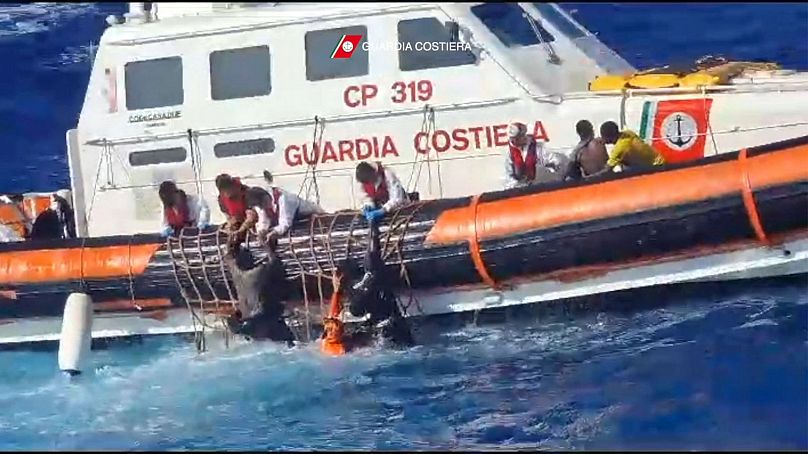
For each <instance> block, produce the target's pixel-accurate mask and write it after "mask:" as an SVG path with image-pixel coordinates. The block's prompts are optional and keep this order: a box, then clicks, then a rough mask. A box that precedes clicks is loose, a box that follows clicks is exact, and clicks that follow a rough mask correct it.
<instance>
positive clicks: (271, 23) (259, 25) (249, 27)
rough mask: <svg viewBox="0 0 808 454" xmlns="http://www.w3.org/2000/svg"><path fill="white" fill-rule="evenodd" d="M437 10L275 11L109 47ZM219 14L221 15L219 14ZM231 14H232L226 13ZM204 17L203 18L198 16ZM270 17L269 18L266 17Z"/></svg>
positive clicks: (414, 7) (416, 7) (425, 7)
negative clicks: (262, 16)
mask: <svg viewBox="0 0 808 454" xmlns="http://www.w3.org/2000/svg"><path fill="white" fill-rule="evenodd" d="M435 8H439V5H437V4H429V3H425V4H415V5H404V6H392V7H389V8H379V7H376V8H368V9H367V10H350V11H341V12H338V13H334V14H326V15H301V14H300V13H296V14H291V13H290V18H289V19H287V20H279V19H278V14H282V13H279V12H277V11H269V10H268V13H271V14H272V15H273V16H274V19H269V20H267V21H262V22H255V23H251V24H244V25H232V26H228V27H220V28H211V29H208V30H192V31H187V32H179V33H166V34H162V35H153V36H148V37H142V38H131V39H119V40H115V41H110V42H109V45H111V46H136V45H139V44H149V43H157V42H163V41H173V40H178V39H188V38H199V37H205V36H214V35H221V34H225V33H236V32H245V31H254V30H262V29H268V28H274V27H281V26H288V25H300V24H308V23H313V22H320V21H326V20H338V19H347V18H359V17H366V16H376V15H379V14H380V13H385V14H389V13H399V12H409V11H422V10H430V9H435ZM255 13H256V11H255V10H251V11H250V16H254V15H255ZM219 14H221V13H219ZM227 14H231V15H232V14H233V13H227ZM199 17H205V16H199ZM268 17H271V16H268Z"/></svg>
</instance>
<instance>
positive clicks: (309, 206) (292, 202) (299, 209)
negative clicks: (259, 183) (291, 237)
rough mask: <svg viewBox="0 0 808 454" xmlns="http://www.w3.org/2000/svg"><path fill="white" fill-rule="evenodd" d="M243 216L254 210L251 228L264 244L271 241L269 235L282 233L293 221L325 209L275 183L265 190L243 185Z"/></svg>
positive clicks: (249, 216)
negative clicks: (244, 210)
mask: <svg viewBox="0 0 808 454" xmlns="http://www.w3.org/2000/svg"><path fill="white" fill-rule="evenodd" d="M246 199H247V218H248V220H249V218H251V217H252V216H251V215H252V213H250V212H251V211H253V212H255V214H256V216H257V219H256V221H255V231H256V233H257V234H258V237H259V238H260V240H261V241H262V242H263V243H264V244H272V242H273V239H276V238H278V237H280V236H283V235H285V234H286V233H287V232H288V231H289V229H290V228H291V227H292V225H293V224H294V223H295V221H297V220H300V219H305V218H307V217H310V216H312V215H314V214H322V213H325V211H324V210H323V209H322V208H321V207H320V206H319V205H317V204H316V203H314V202H310V201H308V200H306V199H303V198H301V197H298V196H297V194H293V193H291V192H289V191H286V190H284V189H281V188H279V187H277V186H270V187H269V191H267V190H265V189H263V188H259V187H250V188H249V189H247V196H246Z"/></svg>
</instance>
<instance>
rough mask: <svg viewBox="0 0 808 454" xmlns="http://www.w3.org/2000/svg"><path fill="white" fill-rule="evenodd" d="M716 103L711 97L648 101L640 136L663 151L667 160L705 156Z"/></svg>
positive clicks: (678, 160) (687, 159) (686, 159)
mask: <svg viewBox="0 0 808 454" xmlns="http://www.w3.org/2000/svg"><path fill="white" fill-rule="evenodd" d="M712 104H713V100H712V99H709V98H699V99H681V100H670V101H657V102H652V101H646V102H645V104H644V105H643V109H642V122H641V124H640V137H642V139H643V140H645V141H646V142H648V143H650V144H651V146H652V147H654V149H656V150H657V151H658V152H660V153H662V155H663V156H664V157H665V161H666V162H683V161H690V160H693V159H700V158H703V157H704V147H705V144H706V143H707V136H708V134H709V132H708V125H709V122H710V108H711V107H712Z"/></svg>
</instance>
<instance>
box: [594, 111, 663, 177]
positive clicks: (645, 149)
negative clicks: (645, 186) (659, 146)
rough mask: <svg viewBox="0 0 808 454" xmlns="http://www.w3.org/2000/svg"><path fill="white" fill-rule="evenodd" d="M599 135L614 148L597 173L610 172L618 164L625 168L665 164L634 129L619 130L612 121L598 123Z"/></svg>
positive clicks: (641, 167) (645, 167)
mask: <svg viewBox="0 0 808 454" xmlns="http://www.w3.org/2000/svg"><path fill="white" fill-rule="evenodd" d="M600 136H601V138H602V139H603V142H604V143H607V144H614V148H613V149H612V151H611V152H610V153H609V160H608V161H606V166H605V167H604V168H603V169H602V170H601V171H600V172H598V175H599V174H603V173H608V172H612V171H614V168H615V167H616V166H618V165H619V166H621V167H622V169H623V170H625V169H650V168H652V167H654V166H661V165H664V164H665V158H664V157H662V155H661V154H659V152H657V151H656V150H654V148H653V147H651V145H648V144H647V143H645V142H644V141H643V140H642V139H640V137H639V136H637V134H636V133H635V132H634V131H629V130H627V129H626V130H624V131H622V132H621V131H620V129H619V128H618V127H617V123H615V122H613V121H607V122H606V123H603V124H602V125H600Z"/></svg>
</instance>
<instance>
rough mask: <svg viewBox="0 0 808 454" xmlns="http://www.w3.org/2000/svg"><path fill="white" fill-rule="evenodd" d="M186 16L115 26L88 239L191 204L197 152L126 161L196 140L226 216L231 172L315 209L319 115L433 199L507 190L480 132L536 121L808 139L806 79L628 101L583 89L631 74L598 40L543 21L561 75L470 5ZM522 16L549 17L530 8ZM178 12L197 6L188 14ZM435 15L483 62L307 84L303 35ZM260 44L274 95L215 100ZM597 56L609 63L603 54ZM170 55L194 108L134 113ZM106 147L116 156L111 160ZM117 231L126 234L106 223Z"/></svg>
mask: <svg viewBox="0 0 808 454" xmlns="http://www.w3.org/2000/svg"><path fill="white" fill-rule="evenodd" d="M168 5H170V4H168V3H167V4H164V5H161V6H160V8H165V7H167V6H168ZM178 5H179V4H178ZM187 5H188V6H185V4H184V5H183V6H182V7H180V6H177V8H179V9H176V10H175V12H176V13H177V14H176V15H174V16H172V17H168V16H166V17H164V18H163V19H161V20H159V21H157V22H152V23H147V24H142V25H120V26H114V27H110V28H108V29H107V30H106V32H105V33H104V35H103V37H102V39H101V43H100V46H99V50H98V54H97V57H96V60H95V65H94V68H93V70H92V73H91V77H90V81H89V84H88V90H87V94H86V97H85V101H84V106H83V108H82V112H81V116H80V120H79V124H78V128H77V129H78V133H77V137H76V139H75V142H74V143H76V144H77V146H76V147H71V148H77V150H76V151H75V153H76V156H75V157H74V158H73V159H71V160H70V164H71V167H72V166H79V167H80V169H79V170H78V171H77V170H75V169H74V170H73V171H72V173H71V181H72V185H73V189H74V193H75V194H76V197H77V198H82V200H81V201H78V200H77V203H76V206H77V208H78V210H77V218H82V217H84V216H86V215H87V214H88V213H89V210H90V206H92V207H93V208H92V214H91V215H90V216H88V217H89V218H90V219H89V221H88V222H87V234H89V235H90V236H105V235H118V234H134V233H143V232H152V231H154V229H155V227H154V219H155V218H157V217H159V209H160V204H159V201H158V198H157V186H158V185H159V184H160V182H161V181H162V180H164V179H169V178H171V179H174V180H176V181H178V182H179V183H180V186H181V187H183V188H184V189H185V190H186V191H192V192H195V190H194V187H195V186H194V172H193V170H192V167H191V158H190V154H189V157H188V158H187V159H186V161H185V162H182V163H175V164H160V165H151V166H141V167H131V166H130V165H129V162H128V160H127V158H128V155H129V153H131V152H133V151H141V150H148V149H159V148H168V147H186V148H187V147H188V138H187V130H188V129H189V128H190V129H193V130H194V131H196V132H197V134H198V140H197V144H196V146H198V148H199V155H200V162H201V164H200V179H201V181H202V195H203V196H204V197H205V199H206V200H207V201H208V203H209V204H210V205H211V206H214V207H215V200H216V199H215V197H216V189H215V187H214V185H213V179H214V178H215V177H216V175H217V174H219V173H222V172H226V173H229V174H231V175H239V176H242V177H243V179H244V180H245V181H246V183H247V184H262V175H261V172H262V171H263V170H264V169H267V170H270V171H271V172H272V174H273V175H274V176H275V181H276V183H277V184H278V185H280V186H282V187H283V188H285V189H287V190H289V191H295V192H301V193H302V194H303V196H305V197H308V198H310V199H312V200H313V199H314V194H313V192H309V191H308V190H307V189H303V188H304V185H308V184H310V183H311V179H310V178H309V180H306V178H305V177H306V171H307V167H308V166H307V165H305V164H300V162H301V159H300V155H301V153H300V151H299V148H300V147H302V146H303V145H304V144H307V146H308V147H312V141H313V136H314V132H315V123H314V117H315V116H318V117H319V118H321V119H324V120H325V127H324V130H323V131H322V141H323V142H322V143H323V147H325V146H326V145H325V144H326V142H330V143H331V144H332V146H333V147H334V148H335V150H336V149H338V147H339V144H340V142H341V141H342V142H343V143H348V142H352V143H354V146H356V145H355V144H356V140H357V139H367V140H370V141H371V142H372V141H373V140H377V141H379V148H380V149H381V148H382V146H381V145H382V144H383V143H384V138H385V137H386V136H387V137H389V138H390V141H391V143H393V144H394V145H395V152H388V153H385V154H384V156H381V155H374V156H373V157H372V158H371V159H379V160H381V161H382V162H383V163H384V165H385V166H386V167H388V168H391V169H394V171H395V172H396V173H397V174H398V176H399V178H400V179H401V180H402V181H403V182H405V184H407V186H408V187H407V189H408V190H410V191H414V190H417V191H418V192H419V193H420V195H421V198H422V199H436V198H447V197H459V196H467V195H470V194H476V193H480V192H484V191H492V190H499V189H502V187H503V181H502V178H501V175H500V174H499V172H498V171H497V170H496V169H499V168H501V166H502V161H503V156H504V153H505V151H506V147H504V146H497V145H496V144H495V143H494V141H493V140H490V139H489V138H488V136H489V135H492V136H493V134H494V132H495V131H492V130H490V129H483V130H481V131H479V132H473V131H472V130H471V128H475V127H488V128H491V127H493V126H496V125H506V124H508V123H509V122H511V121H514V120H520V121H523V122H525V123H526V124H527V125H529V130H530V131H531V132H533V128H534V126H535V123H536V122H537V121H541V122H542V125H543V127H544V129H545V131H546V133H547V136H548V139H549V140H548V143H547V148H548V149H549V150H553V151H559V152H562V153H568V152H569V151H570V150H571V149H572V147H573V146H574V145H575V144H576V143H577V141H578V137H577V135H576V134H575V123H576V122H577V121H578V120H580V119H584V118H585V119H588V120H589V121H591V122H592V123H593V125H595V127H596V128H598V126H599V125H600V124H601V123H602V122H604V121H607V120H613V121H617V122H619V120H620V117H621V112H622V113H623V116H624V117H625V120H626V125H627V127H628V128H630V129H633V130H635V131H637V132H639V128H640V121H641V115H642V109H643V104H644V103H645V102H646V101H654V102H655V101H660V100H667V99H702V98H705V97H709V98H711V99H712V100H713V105H712V109H711V114H710V126H711V130H710V131H711V133H712V134H711V135H710V137H708V140H707V141H706V149H705V155H707V156H709V155H713V154H716V153H723V152H730V151H735V150H738V149H740V148H743V147H751V146H755V145H762V144H766V143H771V142H774V141H778V140H784V139H787V138H792V137H797V136H802V135H806V134H808V111H806V109H804V108H803V107H802V106H805V105H808V78H806V75H805V74H804V73H792V74H789V73H787V72H784V73H783V74H782V75H781V76H778V77H776V78H773V77H768V78H766V77H763V78H758V79H749V80H748V81H747V82H746V83H739V84H734V85H731V86H726V87H718V88H715V87H713V88H711V89H710V90H708V91H706V92H704V93H702V92H700V91H698V90H690V91H689V92H687V91H685V90H631V91H629V92H627V93H626V95H625V100H624V98H623V95H621V94H620V93H617V92H615V93H591V92H587V91H586V87H587V83H588V82H589V81H591V80H592V78H594V77H595V76H597V75H601V74H605V73H607V72H609V70H610V68H622V67H628V68H630V66H629V65H628V64H627V63H625V61H624V60H622V59H621V58H620V57H619V56H616V55H615V54H614V53H613V52H611V51H610V50H609V49H607V48H605V46H603V44H602V43H600V42H599V41H598V40H597V38H596V37H595V36H594V35H592V34H590V33H588V32H586V33H585V36H584V37H582V38H577V39H574V40H571V39H567V38H566V37H565V35H563V34H562V33H560V32H559V31H558V30H556V29H554V28H553V25H552V22H550V21H548V20H541V23H542V25H543V26H544V28H546V29H547V30H548V31H549V32H551V33H552V34H553V35H554V37H555V42H554V43H553V45H554V49H555V51H556V52H557V53H558V55H559V56H560V57H561V60H562V64H561V65H553V64H550V63H548V62H547V58H546V50H545V49H544V48H543V47H542V46H541V45H533V46H527V47H520V48H509V47H506V46H504V45H503V44H502V43H501V42H500V41H499V39H498V38H496V36H495V35H494V34H493V33H491V31H490V30H489V29H488V28H487V27H486V26H485V25H484V24H483V23H482V22H480V21H479V20H478V19H477V17H476V16H475V15H474V14H472V12H471V10H470V8H471V7H472V6H474V4H473V3H472V4H454V3H436V4H430V3H426V4H424V3H392V4H389V3H387V4H386V3H334V4H296V3H280V4H278V5H277V6H272V5H273V4H271V3H261V4H253V5H252V6H250V7H247V8H245V7H242V6H239V4H222V5H221V6H219V7H217V8H214V9H208V7H206V6H203V4H187ZM523 6H524V8H525V10H526V11H527V12H529V13H530V14H532V15H534V16H536V17H540V14H539V12H538V10H536V9H535V8H534V7H533V6H532V5H528V4H523ZM181 8H188V9H187V11H185V12H182V10H181ZM160 11H163V10H162V9H161V10H160ZM161 14H162V13H161ZM564 16H565V17H568V15H564ZM422 17H434V18H436V19H438V20H439V21H441V22H445V21H449V20H454V21H456V22H457V23H458V24H459V25H460V28H461V31H460V36H461V40H462V42H464V43H468V44H470V45H473V47H474V48H475V49H476V48H479V49H481V50H480V55H481V56H480V60H479V62H478V63H477V64H474V65H466V66H458V67H445V68H435V69H425V70H418V71H400V70H399V67H398V54H397V52H396V51H382V50H378V51H377V53H373V50H371V55H370V58H369V74H368V75H365V76H361V77H355V78H339V79H329V80H321V81H308V80H307V78H306V63H305V62H306V58H305V56H306V49H305V34H306V32H308V31H312V30H320V29H331V28H337V27H344V26H353V25H364V26H366V27H367V30H368V36H370V37H372V38H373V40H374V41H379V42H396V40H397V34H396V30H397V24H398V21H399V20H402V19H412V18H422ZM576 26H578V27H580V24H576ZM581 28H582V27H581ZM584 30H585V29H584ZM335 44H336V43H335ZM257 45H267V46H269V49H270V57H271V64H270V66H271V84H272V90H271V92H270V93H269V94H268V95H266V96H257V97H252V98H241V99H231V100H224V101H214V100H212V99H211V94H210V93H211V88H210V63H209V55H210V53H211V52H213V51H216V50H224V49H234V48H241V47H246V46H257ZM593 46H595V47H597V48H598V49H601V50H603V51H602V52H599V53H593V52H592V51H591V49H594V48H595V47H593ZM587 49H590V50H587ZM587 52H588V53H589V54H592V55H598V56H599V57H597V58H599V59H600V60H596V59H593V58H590V57H589V56H587V55H588V54H587ZM170 56H181V57H182V61H183V90H184V101H183V104H182V105H179V106H173V107H164V108H157V109H146V110H136V111H127V109H126V83H125V65H126V64H127V63H129V62H132V61H137V60H145V59H154V58H162V57H170ZM107 69H109V70H111V71H112V72H111V74H113V75H114V77H113V80H114V82H115V83H114V86H115V87H116V89H115V90H110V89H109V87H108V85H109V83H108V80H107V78H106V77H107V76H106V75H105V70H107ZM612 70H613V69H612ZM421 80H429V81H430V82H431V83H432V86H433V93H434V94H433V96H432V98H430V99H429V100H428V101H425V102H422V101H418V100H417V99H416V102H406V103H394V102H393V101H392V95H393V94H394V90H393V88H392V87H393V84H394V83H395V82H400V81H403V82H413V81H421ZM363 84H373V85H376V86H377V87H378V89H379V92H378V95H377V97H376V98H374V99H373V100H371V101H370V102H369V103H368V104H367V105H365V106H363V105H360V106H358V107H349V106H347V105H346V104H345V102H344V99H343V95H344V92H345V90H346V89H347V87H349V86H352V85H356V86H359V85H363ZM110 92H114V93H117V97H116V99H115V107H116V108H115V109H109V103H108V99H107V97H106V95H105V94H108V93H110ZM623 101H625V102H623ZM427 104H428V106H429V107H431V108H433V109H434V112H435V116H434V125H433V126H434V130H441V131H445V132H446V133H447V134H448V135H449V136H450V138H451V139H452V142H451V147H450V148H449V149H448V150H446V151H444V152H440V153H439V152H437V151H436V150H435V149H434V147H430V149H428V150H424V149H423V148H421V149H422V151H426V152H427V153H428V156H429V159H430V162H429V163H426V162H425V158H426V156H427V154H424V153H419V152H417V151H416V147H415V137H416V135H417V134H418V133H419V132H421V130H422V127H423V125H424V122H425V119H426V115H425V107H426V105H427ZM621 106H622V108H621ZM110 110H113V112H110ZM173 111H178V112H180V117H179V118H173V119H169V120H160V121H152V122H149V121H144V122H130V121H129V119H130V116H134V115H147V114H153V113H165V112H173ZM427 124H429V122H428V121H427ZM459 130H463V132H457V134H458V137H459V136H460V135H464V137H465V138H466V139H467V140H469V141H470V146H469V148H467V149H465V150H462V151H458V150H457V149H455V148H454V146H455V145H457V146H458V148H462V145H463V140H462V139H459V138H458V139H455V137H454V136H453V134H455V133H456V131H459ZM439 134H441V133H439ZM476 134H479V136H476ZM264 137H271V138H272V139H273V140H274V141H275V152H274V153H270V154H263V155H253V156H240V157H230V158H217V157H216V156H215V155H214V153H213V147H214V145H216V144H218V143H222V142H231V141H240V140H248V139H256V138H264ZM430 137H431V138H433V139H435V138H436V137H437V139H435V140H437V145H438V147H442V146H443V143H442V142H441V141H442V140H443V136H440V135H438V136H436V135H435V134H434V133H430ZM477 138H479V146H476V143H477V141H478V140H477ZM104 140H106V141H107V144H108V146H107V147H106V148H107V151H108V152H109V155H107V158H106V159H105V160H102V157H103V156H105V153H104V148H105V147H104V146H102V143H103V141H104ZM433 145H434V144H433ZM389 150H390V149H389V148H388V151H389ZM337 155H339V152H337ZM79 156H80V159H79ZM99 163H100V164H101V168H102V169H106V168H109V172H110V174H111V175H112V181H107V179H106V173H105V172H101V175H102V177H101V178H99V180H98V181H96V175H98V171H97V170H98V169H99ZM355 164H356V161H352V160H349V159H347V158H346V160H344V161H332V160H328V162H320V163H319V164H317V169H316V170H317V182H318V186H319V192H320V196H321V197H320V200H319V202H320V205H321V206H322V207H323V208H324V209H326V210H328V211H335V210H339V209H345V208H358V207H359V206H358V200H357V197H356V194H355V191H354V190H353V188H352V182H353V173H354V167H355ZM309 175H310V174H309ZM470 175H473V176H474V177H473V178H469V176H470ZM212 214H213V218H212V221H213V222H223V217H222V215H221V213H219V212H218V210H216V209H214V210H213V213H212ZM110 218H113V219H119V220H121V221H122V222H115V223H111V222H105V220H107V219H110ZM78 223H79V225H82V224H83V222H82V221H78Z"/></svg>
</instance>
